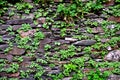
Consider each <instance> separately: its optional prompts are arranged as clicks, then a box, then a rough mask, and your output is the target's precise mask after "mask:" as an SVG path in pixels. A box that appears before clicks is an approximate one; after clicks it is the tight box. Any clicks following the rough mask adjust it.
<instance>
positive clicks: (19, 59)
mask: <svg viewBox="0 0 120 80" xmlns="http://www.w3.org/2000/svg"><path fill="white" fill-rule="evenodd" d="M14 60H15V61H18V62H23V57H19V56H16V57H14Z"/></svg>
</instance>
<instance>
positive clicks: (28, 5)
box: [15, 3, 33, 10]
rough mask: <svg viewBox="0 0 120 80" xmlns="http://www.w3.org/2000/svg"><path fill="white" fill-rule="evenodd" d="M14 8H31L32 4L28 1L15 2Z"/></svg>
mask: <svg viewBox="0 0 120 80" xmlns="http://www.w3.org/2000/svg"><path fill="white" fill-rule="evenodd" d="M15 6H16V8H17V9H18V10H24V9H32V8H33V6H32V5H31V4H30V3H16V5H15Z"/></svg>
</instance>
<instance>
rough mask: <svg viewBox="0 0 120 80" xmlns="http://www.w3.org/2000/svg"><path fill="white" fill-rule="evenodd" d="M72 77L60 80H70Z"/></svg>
mask: <svg viewBox="0 0 120 80" xmlns="http://www.w3.org/2000/svg"><path fill="white" fill-rule="evenodd" d="M71 78H72V77H65V78H63V79H62V80H71Z"/></svg>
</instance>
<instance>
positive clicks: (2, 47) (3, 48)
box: [0, 44, 9, 51]
mask: <svg viewBox="0 0 120 80" xmlns="http://www.w3.org/2000/svg"><path fill="white" fill-rule="evenodd" d="M8 47H9V45H8V44H2V45H0V50H3V51H4V50H5V49H6V48H8Z"/></svg>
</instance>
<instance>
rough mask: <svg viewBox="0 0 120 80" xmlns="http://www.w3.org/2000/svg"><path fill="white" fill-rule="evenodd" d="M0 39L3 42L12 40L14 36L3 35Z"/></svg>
mask: <svg viewBox="0 0 120 80" xmlns="http://www.w3.org/2000/svg"><path fill="white" fill-rule="evenodd" d="M2 38H3V40H4V41H6V40H12V39H14V36H12V35H3V36H2Z"/></svg>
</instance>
